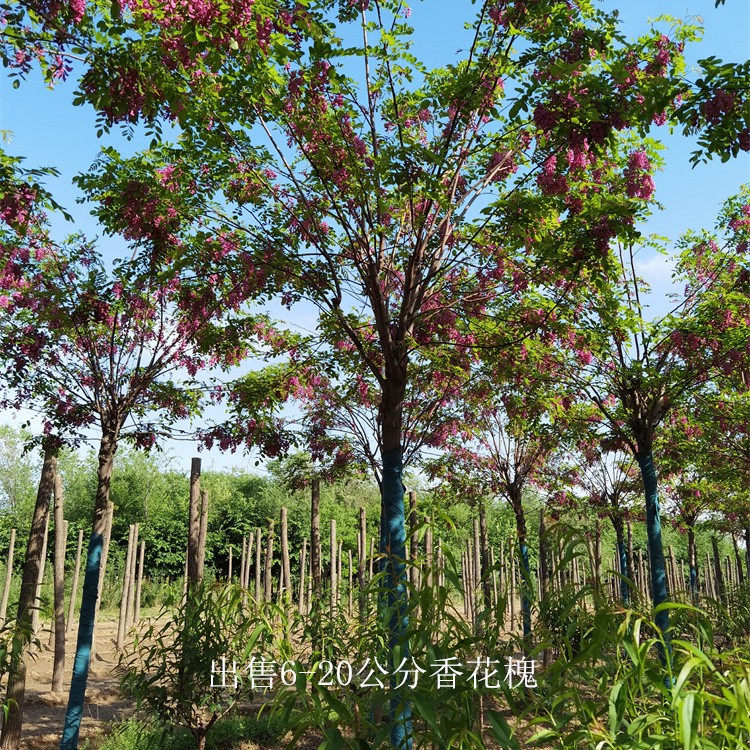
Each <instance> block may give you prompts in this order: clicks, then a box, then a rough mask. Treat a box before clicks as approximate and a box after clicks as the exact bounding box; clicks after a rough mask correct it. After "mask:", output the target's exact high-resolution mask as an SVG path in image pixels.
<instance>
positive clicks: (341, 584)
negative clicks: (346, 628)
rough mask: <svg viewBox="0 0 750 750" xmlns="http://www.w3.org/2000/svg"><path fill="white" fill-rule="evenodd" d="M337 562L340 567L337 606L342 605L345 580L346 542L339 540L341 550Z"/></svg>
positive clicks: (337, 579)
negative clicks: (342, 590)
mask: <svg viewBox="0 0 750 750" xmlns="http://www.w3.org/2000/svg"><path fill="white" fill-rule="evenodd" d="M336 562H337V564H338V566H339V569H338V574H337V575H336V606H337V607H338V606H339V604H341V589H342V588H343V586H344V585H343V583H342V581H343V580H344V575H343V574H344V542H343V541H342V540H341V539H339V550H338V554H337V556H336Z"/></svg>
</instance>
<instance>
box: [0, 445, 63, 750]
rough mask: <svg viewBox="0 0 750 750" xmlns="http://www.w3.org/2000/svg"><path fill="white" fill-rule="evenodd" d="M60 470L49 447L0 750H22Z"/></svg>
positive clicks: (16, 633) (28, 556) (33, 522)
mask: <svg viewBox="0 0 750 750" xmlns="http://www.w3.org/2000/svg"><path fill="white" fill-rule="evenodd" d="M56 470H57V450H56V449H55V448H53V447H52V445H51V444H49V443H48V444H47V445H46V446H45V449H44V463H43V464H42V474H41V477H40V479H39V487H38V489H37V494H36V504H35V505H34V515H33V517H32V520H31V530H30V531H29V541H28V544H27V546H26V558H25V560H24V564H23V575H22V578H21V593H20V596H19V599H18V611H17V614H16V622H15V626H14V628H13V644H12V652H11V653H12V655H11V661H10V666H9V669H8V686H7V689H6V692H5V696H6V701H5V705H6V706H7V710H8V713H7V715H6V717H5V721H4V722H3V728H2V735H0V748H2V750H18V748H19V746H20V743H21V727H22V725H23V707H24V697H25V694H26V659H27V657H28V647H29V644H30V641H31V637H32V633H33V631H32V609H33V607H34V602H35V599H36V593H37V581H38V580H39V570H40V568H41V565H42V547H43V544H44V529H45V527H46V525H47V520H48V518H49V503H50V497H51V495H52V491H53V487H54V481H55V472H56Z"/></svg>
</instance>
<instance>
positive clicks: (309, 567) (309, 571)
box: [305, 557, 313, 614]
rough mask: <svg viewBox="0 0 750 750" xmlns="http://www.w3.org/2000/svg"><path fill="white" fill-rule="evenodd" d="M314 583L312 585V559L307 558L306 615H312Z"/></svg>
mask: <svg viewBox="0 0 750 750" xmlns="http://www.w3.org/2000/svg"><path fill="white" fill-rule="evenodd" d="M312 586H313V583H312V560H311V559H310V557H308V558H307V602H306V605H307V606H306V609H305V612H306V614H310V612H311V611H312V598H313V587H312Z"/></svg>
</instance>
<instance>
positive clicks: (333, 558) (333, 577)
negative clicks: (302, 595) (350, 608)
mask: <svg viewBox="0 0 750 750" xmlns="http://www.w3.org/2000/svg"><path fill="white" fill-rule="evenodd" d="M337 551H338V543H337V541H336V519H335V518H332V519H331V570H330V584H331V591H330V597H331V602H330V604H331V616H333V614H334V612H335V611H336V573H337V572H338V565H337V564H336V552H337Z"/></svg>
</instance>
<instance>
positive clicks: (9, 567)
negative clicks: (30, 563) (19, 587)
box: [0, 529, 16, 626]
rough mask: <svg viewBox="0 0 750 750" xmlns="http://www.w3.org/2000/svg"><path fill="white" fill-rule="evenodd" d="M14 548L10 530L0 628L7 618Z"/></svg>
mask: <svg viewBox="0 0 750 750" xmlns="http://www.w3.org/2000/svg"><path fill="white" fill-rule="evenodd" d="M15 548H16V530H15V529H11V530H10V542H9V543H8V559H7V565H6V568H5V588H3V600H2V602H0V626H2V625H4V624H5V618H6V617H7V616H8V599H9V598H10V582H11V579H12V578H13V553H14V552H15Z"/></svg>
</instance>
